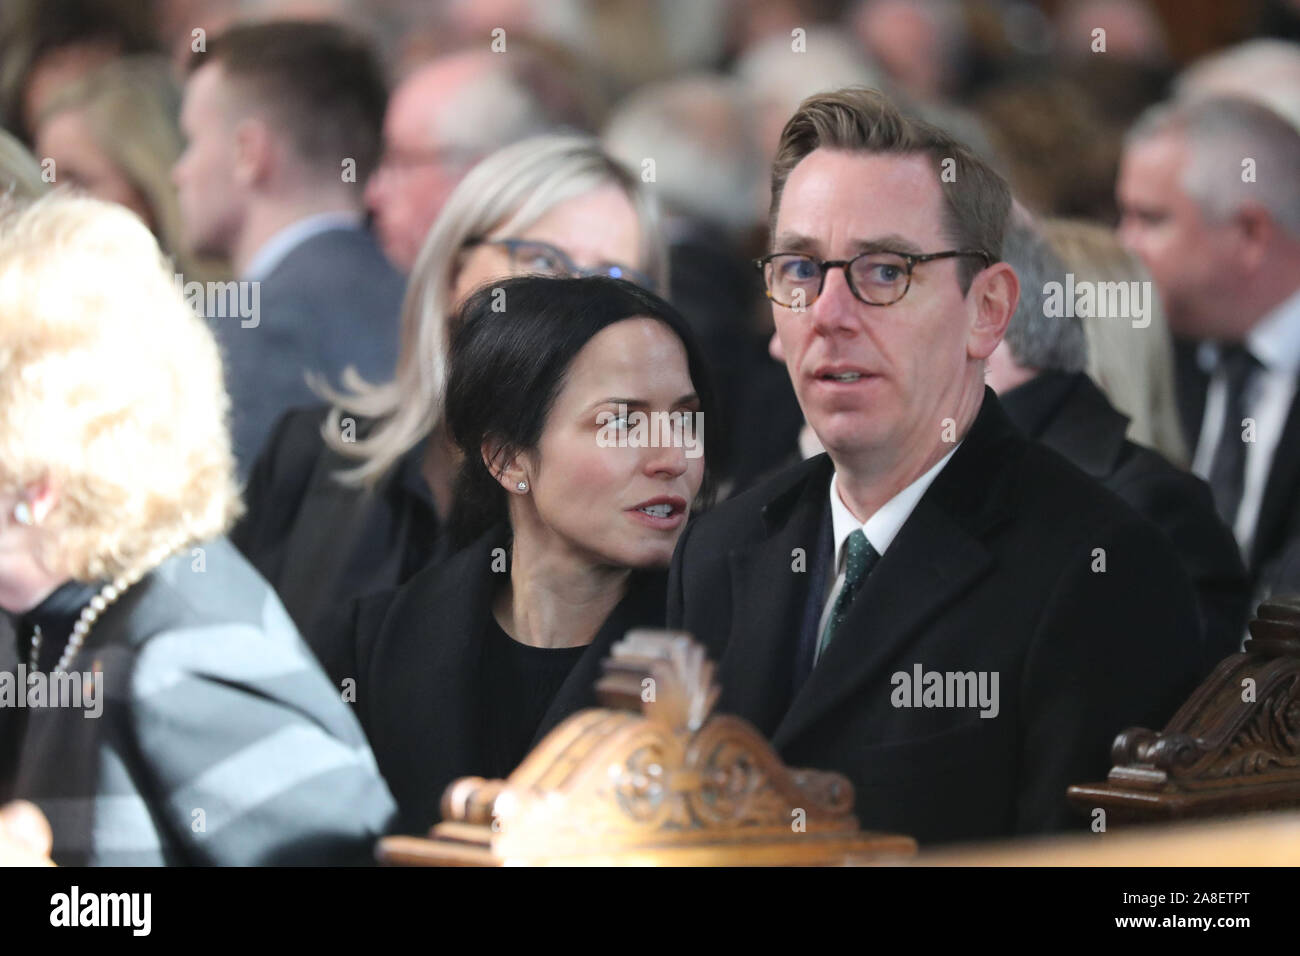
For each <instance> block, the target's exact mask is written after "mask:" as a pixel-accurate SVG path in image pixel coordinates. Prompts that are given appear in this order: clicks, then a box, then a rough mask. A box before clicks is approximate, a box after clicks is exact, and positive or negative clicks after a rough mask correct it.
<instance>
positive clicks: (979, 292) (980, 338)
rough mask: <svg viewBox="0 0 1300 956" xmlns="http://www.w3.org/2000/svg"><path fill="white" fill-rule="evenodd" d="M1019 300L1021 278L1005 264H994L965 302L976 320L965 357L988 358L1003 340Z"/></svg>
mask: <svg viewBox="0 0 1300 956" xmlns="http://www.w3.org/2000/svg"><path fill="white" fill-rule="evenodd" d="M1019 298H1020V279H1019V278H1018V277H1017V276H1016V271H1015V270H1014V269H1012V268H1011V266H1009V265H1008V264H1007V263H1005V262H995V263H993V265H991V266H989V267H988V268H987V269H985V270H984V271H982V272H980V273H979V275H977V276H976V277H975V280H974V282H972V283H971V288H970V292H969V293H968V294H967V296H966V300H967V302H968V303H970V307H971V308H972V309H974V312H975V315H974V320H973V322H972V323H971V327H970V334H969V336H968V337H967V340H966V354H967V355H968V356H969V357H970V358H973V359H987V358H988V357H989V356H990V355H992V354H993V350H994V349H995V348H997V347H998V343H999V342H1001V341H1002V336H1003V335H1005V334H1006V331H1007V325H1008V324H1009V323H1010V322H1011V316H1012V314H1013V313H1014V312H1015V311H1016V302H1017V301H1019Z"/></svg>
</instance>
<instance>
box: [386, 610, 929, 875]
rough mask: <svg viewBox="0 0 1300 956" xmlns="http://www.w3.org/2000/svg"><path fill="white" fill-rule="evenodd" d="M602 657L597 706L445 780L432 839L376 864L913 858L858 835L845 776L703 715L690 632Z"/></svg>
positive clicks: (708, 687) (393, 847) (391, 852)
mask: <svg viewBox="0 0 1300 956" xmlns="http://www.w3.org/2000/svg"><path fill="white" fill-rule="evenodd" d="M611 655H612V656H611V657H610V659H609V660H607V661H606V662H605V673H604V676H603V677H602V678H601V679H600V681H599V682H598V683H597V685H596V690H597V697H598V699H599V700H600V701H601V702H602V703H603V704H605V705H606V707H605V708H595V709H591V710H586V711H583V712H581V713H579V714H575V715H574V716H572V717H570V718H569V719H568V720H566V721H565V722H564V723H563V724H561V725H560V726H559V727H557V728H555V730H554V731H552V732H551V733H550V734H549V735H548V736H547V737H546V739H545V740H543V741H542V742H541V743H540V744H539V745H538V746H537V748H536V749H534V750H533V752H532V753H531V754H529V755H528V757H526V758H525V759H524V762H523V763H521V764H520V765H519V767H518V768H517V769H516V770H515V772H514V773H512V774H511V775H510V777H509V779H507V780H484V779H482V778H478V777H466V778H462V779H460V780H457V781H456V782H454V783H453V784H452V785H451V786H450V787H448V788H447V791H446V793H445V794H444V795H443V802H442V811H443V820H444V822H443V823H440V824H438V825H437V826H435V827H434V828H433V830H432V831H431V833H430V839H428V840H423V839H416V838H407V837H393V838H389V839H386V840H384V841H382V843H381V845H380V858H381V860H383V861H385V862H389V863H405V864H427V865H432V864H471V865H473V864H480V865H495V864H502V863H529V864H539V863H541V864H544V863H565V864H568V863H599V864H609V863H664V864H687V865H689V864H710V865H718V864H729V863H737V864H745V865H763V864H769V863H806V864H815V863H830V862H849V861H855V862H861V861H862V860H864V859H869V858H873V857H878V856H899V857H902V856H910V855H911V854H912V853H914V852H915V849H916V844H915V842H914V841H913V840H911V839H910V838H908V837H899V836H888V835H882V834H864V833H862V832H861V831H859V829H858V824H857V820H856V819H855V818H854V816H853V812H852V811H853V788H852V785H851V784H850V783H849V782H848V780H847V779H845V778H844V777H842V776H840V775H839V774H835V773H825V772H820V771H815V770H790V769H788V768H787V767H785V765H784V764H782V763H781V760H780V758H779V757H777V755H776V753H775V751H773V750H772V748H771V746H770V745H769V744H768V743H767V741H766V740H764V739H763V737H762V736H761V735H760V734H759V733H758V732H757V731H755V730H754V729H753V728H752V727H751V726H749V724H747V723H746V722H745V721H743V720H740V719H738V718H736V717H732V716H728V715H714V716H710V711H711V709H712V707H713V704H714V701H715V700H716V699H717V694H718V689H717V687H716V685H714V683H713V680H712V678H713V665H712V664H711V663H710V662H709V660H708V658H707V656H706V655H705V653H704V649H703V648H702V647H700V646H699V645H698V644H696V643H695V642H694V641H692V640H691V638H690V637H689V636H687V635H685V634H680V633H672V632H666V631H633V632H630V633H629V634H628V635H627V636H626V637H625V638H624V639H623V640H622V641H621V642H620V643H618V644H616V645H615V646H614V647H613V648H612V651H611ZM615 708H617V709H615Z"/></svg>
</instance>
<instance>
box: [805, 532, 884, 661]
mask: <svg viewBox="0 0 1300 956" xmlns="http://www.w3.org/2000/svg"><path fill="white" fill-rule="evenodd" d="M847 544H848V549H847V554H846V556H845V561H844V587H842V588H840V593H839V594H838V595H837V596H836V598H835V606H834V607H833V608H831V616H830V617H829V618H828V619H827V621H826V630H824V631H822V639H821V643H820V644H818V645H817V659H818V660H821V656H822V654H824V653H825V652H826V648H827V647H828V646H829V645H830V643H831V641H832V640H834V639H835V632H836V630H837V629H838V628H839V626H840V624H842V623H843V622H844V617H845V615H847V614H848V613H849V605H850V604H851V603H853V595H855V594H856V593H857V592H858V588H859V587H861V586H862V582H863V581H865V580H866V579H867V575H868V574H870V573H871V569H872V568H873V567H875V564H876V562H877V561H879V560H880V554H879V553H878V552H877V551H876V549H875V548H873V547H872V546H871V542H870V541H868V540H867V536H866V535H865V534H863V533H862V529H861V528H859V529H858V530H857V531H854V532H853V533H852V534H851V535H849V538H848V542H847Z"/></svg>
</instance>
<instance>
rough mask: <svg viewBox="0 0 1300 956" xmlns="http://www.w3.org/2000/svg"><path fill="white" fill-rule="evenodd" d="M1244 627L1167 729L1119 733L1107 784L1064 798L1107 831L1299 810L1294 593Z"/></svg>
mask: <svg viewBox="0 0 1300 956" xmlns="http://www.w3.org/2000/svg"><path fill="white" fill-rule="evenodd" d="M1250 633H1251V637H1250V638H1249V639H1248V640H1247V641H1246V644H1245V647H1244V649H1243V650H1242V652H1241V653H1239V654H1233V655H1231V656H1230V657H1227V658H1225V659H1224V660H1223V661H1221V662H1220V663H1219V665H1218V667H1216V668H1215V670H1214V672H1213V673H1212V674H1211V675H1210V676H1209V677H1208V678H1207V679H1206V680H1205V682H1204V683H1202V684H1201V686H1200V687H1198V688H1197V689H1196V691H1195V692H1194V693H1193V694H1192V696H1191V697H1190V698H1188V700H1187V702H1186V703H1185V704H1184V705H1183V706H1182V707H1180V708H1179V709H1178V712H1177V713H1176V714H1174V716H1173V718H1172V719H1171V720H1170V721H1169V723H1168V725H1167V726H1166V727H1165V729H1164V730H1162V731H1160V732H1159V733H1156V732H1154V731H1151V730H1147V729H1145V728H1134V729H1130V730H1126V731H1124V732H1123V733H1121V734H1120V735H1119V736H1118V737H1117V738H1116V739H1115V743H1114V746H1113V748H1112V750H1111V755H1112V758H1113V760H1114V766H1113V767H1112V768H1111V771H1110V773H1109V775H1108V776H1107V779H1106V781H1105V782H1104V783H1089V784H1080V785H1077V786H1073V787H1071V788H1070V790H1069V798H1070V801H1071V802H1072V803H1073V804H1074V805H1075V806H1076V807H1078V808H1079V809H1080V810H1081V811H1083V812H1084V813H1087V814H1090V815H1092V816H1093V817H1094V818H1096V819H1102V818H1100V817H1098V815H1097V813H1096V811H1097V810H1098V809H1102V810H1104V811H1105V817H1104V823H1105V826H1107V827H1109V826H1112V825H1114V824H1120V825H1125V824H1131V823H1135V822H1154V821H1169V820H1180V819H1190V818H1203V817H1216V816H1225V815H1234V814H1242V813H1249V812H1254V811H1260V810H1278V809H1287V808H1297V807H1300V596H1296V595H1290V596H1285V597H1275V598H1273V599H1271V600H1269V601H1266V602H1265V603H1263V604H1261V605H1260V606H1259V611H1258V613H1257V614H1256V617H1255V618H1254V620H1252V621H1251V622H1250Z"/></svg>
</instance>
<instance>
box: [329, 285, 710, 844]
mask: <svg viewBox="0 0 1300 956" xmlns="http://www.w3.org/2000/svg"><path fill="white" fill-rule="evenodd" d="M450 361H451V369H450V378H449V380H448V387H447V399H446V419H447V424H448V427H449V429H450V433H451V435H452V436H453V438H454V440H455V442H456V445H457V446H458V447H459V448H460V450H461V451H462V452H463V454H464V465H463V466H462V470H461V473H460V476H459V479H458V485H457V495H456V506H455V509H454V515H455V519H454V524H453V534H454V535H455V536H456V537H457V538H458V539H459V540H460V541H462V542H468V544H467V546H466V547H464V549H463V550H461V551H460V552H459V553H457V554H456V555H455V556H453V557H452V558H450V559H448V561H446V562H445V563H443V564H441V565H437V566H434V567H431V568H427V569H425V570H424V571H422V572H420V573H418V574H417V575H416V576H415V577H413V578H412V579H411V580H410V581H408V582H407V583H406V584H405V585H404V586H403V587H401V588H399V589H397V590H396V591H391V592H387V593H385V594H381V595H378V596H376V597H372V598H367V599H364V600H363V601H361V602H358V603H356V604H354V605H353V613H352V614H351V615H350V616H349V619H348V620H347V621H345V622H343V623H344V628H343V630H344V631H347V632H348V635H349V636H346V637H344V639H343V640H344V643H345V644H346V645H347V648H346V650H347V651H349V652H350V655H351V667H349V668H348V669H349V670H350V671H351V673H338V674H335V675H334V676H335V677H336V679H338V680H345V679H346V678H349V677H354V678H355V679H356V682H357V684H356V695H355V703H356V710H357V713H358V716H359V717H360V718H361V722H362V725H363V726H364V728H365V730H366V733H367V735H368V737H369V738H370V742H371V746H372V748H373V749H374V752H375V756H376V759H377V760H378V763H379V768H380V771H381V773H382V774H383V775H384V777H385V778H386V779H387V781H388V783H389V786H390V788H391V789H392V791H393V793H394V795H395V796H396V798H397V801H398V804H399V808H400V811H401V815H402V827H403V829H405V830H407V831H408V832H421V831H424V830H426V829H427V828H428V827H429V826H430V825H432V824H433V823H434V822H436V821H437V820H438V818H439V803H440V799H441V796H442V792H443V790H444V789H445V788H446V786H447V785H448V784H449V783H451V782H452V781H453V780H454V779H456V778H457V777H461V776H467V775H475V776H483V777H489V778H492V777H504V776H507V775H508V774H509V773H510V772H511V771H512V770H513V769H514V768H515V767H516V766H517V765H518V763H519V762H520V761H521V760H522V759H523V757H524V756H525V755H526V754H527V753H528V751H529V750H530V749H531V748H532V746H533V745H534V744H535V743H536V742H537V741H538V740H540V739H541V738H542V737H543V736H544V735H545V734H546V733H547V732H548V731H550V730H551V729H552V728H553V727H555V725H556V724H558V723H559V722H560V721H562V720H563V719H564V718H565V717H567V716H569V715H570V714H572V713H574V712H575V711H577V710H580V709H582V708H584V707H589V706H594V705H595V703H596V700H595V694H594V689H593V685H594V683H595V680H596V678H597V677H598V676H599V673H600V662H601V660H602V659H603V658H604V657H605V656H606V655H607V654H608V650H609V647H610V645H611V644H612V643H613V642H614V641H616V640H618V639H619V638H621V637H622V636H623V635H624V634H625V633H626V632H627V631H628V630H630V629H632V628H636V627H658V626H662V624H663V621H664V602H665V596H666V595H665V585H666V568H667V566H668V562H669V560H670V558H671V557H672V553H673V547H674V545H675V544H676V542H677V538H678V536H679V535H680V533H681V531H682V528H683V527H684V525H685V522H686V520H687V518H688V516H689V513H690V510H691V507H692V505H693V504H694V503H695V501H696V499H697V498H698V497H700V492H701V489H702V487H703V486H704V483H705V465H704V456H703V444H702V440H703V429H702V422H703V421H704V420H706V419H707V418H708V416H709V412H710V407H711V400H712V396H711V395H710V393H709V390H708V385H707V383H706V382H705V379H704V375H703V361H702V358H701V355H700V352H699V350H698V348H697V346H696V345H695V343H694V341H693V340H692V339H691V337H690V333H689V331H688V329H687V327H686V324H685V321H684V320H683V319H682V318H681V317H680V316H679V315H678V314H677V313H676V312H675V311H674V310H673V308H672V307H671V306H670V305H668V304H667V303H666V302H664V301H663V300H662V299H659V298H658V297H657V296H655V295H654V294H652V293H650V292H647V291H645V290H643V289H641V288H638V287H636V286H633V285H631V284H630V283H627V282H622V281H619V280H614V279H607V278H580V279H554V278H540V277H523V278H514V279H508V280H504V281H501V282H498V283H495V284H493V285H492V286H489V287H485V288H483V289H481V290H480V291H479V292H477V293H476V294H475V295H474V296H472V297H471V298H470V299H469V300H468V301H467V302H466V304H465V306H464V307H463V309H462V310H461V312H460V315H459V316H458V317H457V320H456V321H455V324H454V332H453V336H452V345H451V359H450ZM330 656H331V657H334V659H336V660H345V659H347V658H346V655H345V656H343V657H335V656H334V655H333V654H331V655H330Z"/></svg>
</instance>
